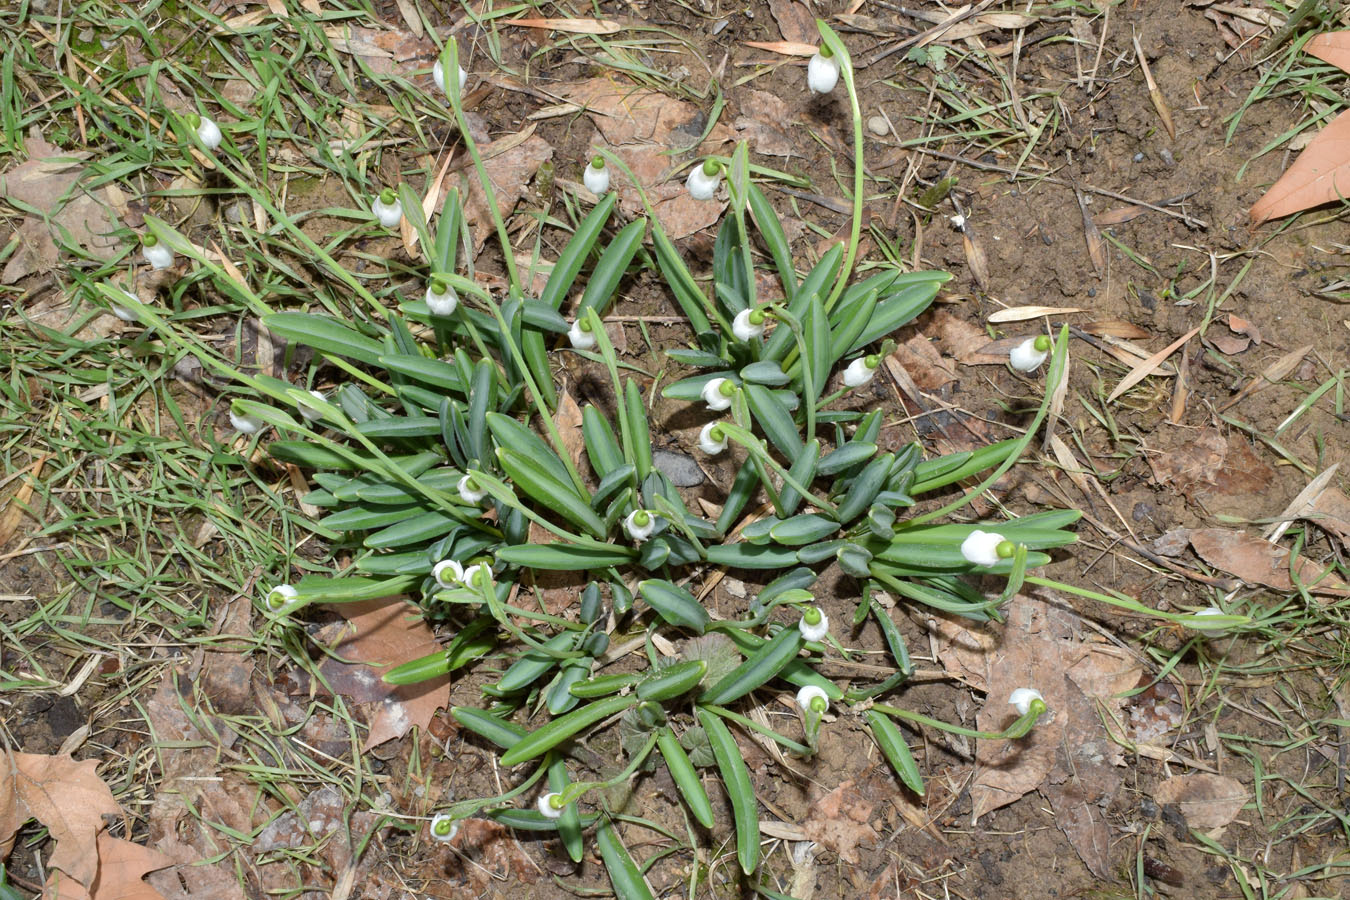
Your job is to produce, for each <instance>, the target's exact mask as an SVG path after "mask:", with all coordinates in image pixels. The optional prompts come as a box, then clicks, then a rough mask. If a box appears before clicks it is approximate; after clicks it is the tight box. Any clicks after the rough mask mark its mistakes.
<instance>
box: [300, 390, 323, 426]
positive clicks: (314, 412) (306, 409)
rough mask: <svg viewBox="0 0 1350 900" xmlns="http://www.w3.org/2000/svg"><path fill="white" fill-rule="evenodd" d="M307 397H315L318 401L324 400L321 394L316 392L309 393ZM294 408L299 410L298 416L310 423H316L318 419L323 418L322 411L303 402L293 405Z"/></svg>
mask: <svg viewBox="0 0 1350 900" xmlns="http://www.w3.org/2000/svg"><path fill="white" fill-rule="evenodd" d="M309 395H310V396H311V397H316V398H318V399H319V400H322V399H324V397H323V394H320V393H319V392H318V391H310V392H309ZM295 406H296V409H298V410H300V415H301V416H303V417H304V418H305V419H307V420H308V421H310V422H317V421H318V420H319V419H321V418H323V410H321V409H319V407H317V406H314V405H313V404H311V403H307V402H306V401H304V400H300V401H298V402H297V403H296V404H295Z"/></svg>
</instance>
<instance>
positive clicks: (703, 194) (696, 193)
mask: <svg viewBox="0 0 1350 900" xmlns="http://www.w3.org/2000/svg"><path fill="white" fill-rule="evenodd" d="M721 183H722V164H721V163H719V162H718V161H717V160H715V159H710V160H708V161H707V162H705V163H704V164H703V165H701V166H695V167H694V169H693V171H692V172H690V173H689V177H688V178H687V179H686V180H685V182H684V184H685V187H687V188H689V196H691V197H693V198H694V199H695V200H711V199H712V198H713V194H716V193H717V186H718V185H720V184H721Z"/></svg>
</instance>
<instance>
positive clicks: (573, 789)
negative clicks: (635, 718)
mask: <svg viewBox="0 0 1350 900" xmlns="http://www.w3.org/2000/svg"><path fill="white" fill-rule="evenodd" d="M655 746H656V734H654V733H653V734H652V735H651V736H650V737H648V738H647V743H645V744H643V745H642V749H641V750H639V751H638V752H637V753H635V754H634V755H633V761H632V762H630V763H629V764H628V766H627V767H626V768H625V769H624V770H623V771H622V772H620V773H619V774H618V775H615V776H614V777H613V778H610V779H608V780H606V781H574V782H572V783H571V784H569V785H568V786H567V787H565V788H563V789H562V792H561V793H562V802H563V803H564V804H566V803H575V802H576V801H578V800H580V799H581V798H582V797H583V796H585V794H586V793H587V792H588V791H593V790H595V789H596V788H608V787H614V786H615V785H617V784H622V783H623V782H625V781H627V780H628V779H629V778H631V777H632V776H633V773H634V772H636V771H637V770H638V767H639V766H641V765H642V764H643V763H644V762H646V761H647V757H648V756H650V755H651V752H652V748H653V747H655Z"/></svg>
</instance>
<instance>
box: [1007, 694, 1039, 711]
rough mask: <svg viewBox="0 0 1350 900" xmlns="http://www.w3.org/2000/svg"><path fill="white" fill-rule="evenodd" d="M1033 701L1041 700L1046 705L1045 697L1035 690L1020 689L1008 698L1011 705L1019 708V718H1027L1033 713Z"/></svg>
mask: <svg viewBox="0 0 1350 900" xmlns="http://www.w3.org/2000/svg"><path fill="white" fill-rule="evenodd" d="M1032 700H1039V701H1041V702H1042V703H1044V702H1045V697H1043V696H1041V692H1040V691H1038V690H1036V689H1035V688H1018V689H1017V690H1015V691H1013V692H1012V694H1011V695H1010V696H1009V697H1008V703H1009V705H1011V706H1015V707H1017V714H1018V715H1019V716H1025V715H1026V714H1027V713H1028V712H1030V711H1031V701H1032Z"/></svg>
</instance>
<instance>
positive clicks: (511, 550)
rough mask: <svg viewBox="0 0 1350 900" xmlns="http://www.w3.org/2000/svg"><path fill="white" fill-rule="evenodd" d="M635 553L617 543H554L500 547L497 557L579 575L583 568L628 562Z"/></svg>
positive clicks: (506, 560)
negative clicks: (592, 544)
mask: <svg viewBox="0 0 1350 900" xmlns="http://www.w3.org/2000/svg"><path fill="white" fill-rule="evenodd" d="M636 555H637V554H636V553H635V552H634V551H633V550H632V549H630V548H628V547H620V546H619V545H618V544H597V545H594V546H591V545H587V544H565V543H562V542H559V541H555V542H552V543H547V544H520V545H517V546H511V547H502V548H501V549H499V550H498V551H497V558H498V559H500V560H502V561H503V562H506V563H509V564H511V565H513V566H522V567H524V568H529V569H545V570H548V571H552V572H581V571H585V570H587V569H605V568H608V567H610V566H622V565H624V564H626V563H629V562H632V561H633V557H634V556H636Z"/></svg>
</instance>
